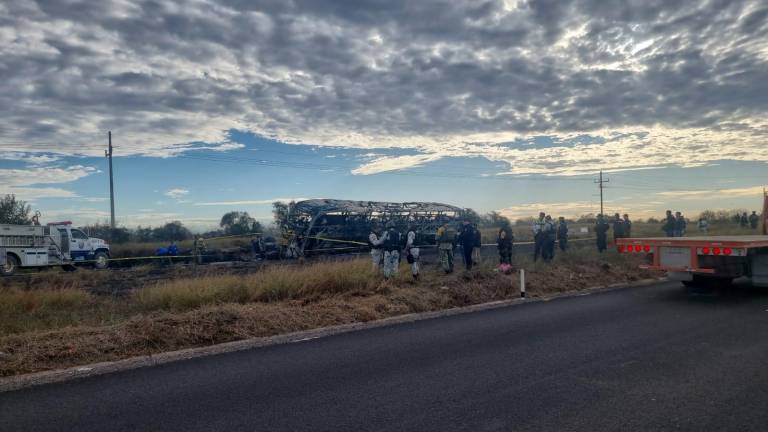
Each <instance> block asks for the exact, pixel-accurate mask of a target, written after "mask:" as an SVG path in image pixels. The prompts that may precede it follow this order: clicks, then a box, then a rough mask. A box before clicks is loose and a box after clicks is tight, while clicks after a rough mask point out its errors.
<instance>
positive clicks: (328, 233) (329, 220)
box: [275, 199, 467, 253]
mask: <svg viewBox="0 0 768 432" xmlns="http://www.w3.org/2000/svg"><path fill="white" fill-rule="evenodd" d="M466 212H467V210H465V209H463V208H460V207H455V206H451V205H447V204H440V203H431V202H408V203H392V202H376V201H350V200H333V199H313V200H306V201H299V202H296V203H291V204H290V205H289V206H288V207H287V208H286V211H285V212H282V213H276V215H275V217H276V219H277V220H276V222H277V224H278V226H279V227H280V229H281V231H282V232H283V235H284V236H285V237H286V238H289V239H291V238H292V239H295V242H296V245H297V247H298V249H299V251H300V252H301V253H305V252H311V251H320V250H323V251H326V250H329V249H338V248H344V247H345V246H346V247H350V246H353V244H344V243H341V241H352V242H360V243H367V241H368V234H369V233H370V232H371V228H372V227H374V228H377V229H383V228H384V225H385V224H387V223H389V222H393V223H394V224H395V226H396V228H397V229H398V230H399V231H401V232H405V231H406V230H407V229H408V227H411V226H413V227H415V228H416V230H417V233H418V236H419V243H422V244H423V243H433V242H434V239H435V232H436V231H437V228H438V227H439V226H440V225H442V224H443V223H445V222H449V223H451V222H454V221H457V220H458V219H460V218H462V217H463V216H464V214H465V213H466Z"/></svg>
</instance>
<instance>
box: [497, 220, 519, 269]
mask: <svg viewBox="0 0 768 432" xmlns="http://www.w3.org/2000/svg"><path fill="white" fill-rule="evenodd" d="M514 240H515V238H514V236H513V234H512V228H511V227H510V226H509V223H507V222H504V224H503V225H502V226H501V228H499V233H498V235H497V237H496V246H497V247H498V248H499V264H500V265H503V264H506V265H511V264H512V244H513V242H514Z"/></svg>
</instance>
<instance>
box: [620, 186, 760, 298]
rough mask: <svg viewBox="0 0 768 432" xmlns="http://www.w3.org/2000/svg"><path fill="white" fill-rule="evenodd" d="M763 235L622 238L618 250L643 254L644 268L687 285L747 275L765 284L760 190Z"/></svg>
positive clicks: (727, 281) (754, 282)
mask: <svg viewBox="0 0 768 432" xmlns="http://www.w3.org/2000/svg"><path fill="white" fill-rule="evenodd" d="M763 195H764V197H763V200H764V201H763V216H762V218H763V223H762V235H735V236H699V237H653V238H621V239H617V240H616V248H617V250H618V251H619V252H620V253H626V254H645V255H646V256H647V259H648V265H644V266H642V267H643V268H648V269H654V270H663V271H666V272H667V276H668V278H669V279H671V280H679V281H681V282H682V283H683V284H684V285H686V286H700V285H709V284H728V283H730V282H731V281H733V280H734V279H736V278H739V277H748V278H750V279H751V280H752V285H754V286H758V287H768V235H767V234H768V227H767V226H766V225H768V195H767V194H765V193H764V194H763Z"/></svg>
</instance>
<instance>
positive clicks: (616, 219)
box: [613, 213, 624, 242]
mask: <svg viewBox="0 0 768 432" xmlns="http://www.w3.org/2000/svg"><path fill="white" fill-rule="evenodd" d="M623 237H624V220H623V219H622V218H621V215H620V214H618V213H616V214H615V215H613V241H614V242H616V240H618V239H620V238H623Z"/></svg>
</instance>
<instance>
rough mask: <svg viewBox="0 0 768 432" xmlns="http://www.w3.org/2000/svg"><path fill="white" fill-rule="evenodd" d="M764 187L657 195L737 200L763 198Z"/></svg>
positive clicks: (676, 197) (677, 197)
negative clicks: (737, 198) (740, 198)
mask: <svg viewBox="0 0 768 432" xmlns="http://www.w3.org/2000/svg"><path fill="white" fill-rule="evenodd" d="M763 191H764V186H752V187H744V188H731V189H711V190H689V191H668V192H658V193H656V195H658V196H661V197H664V198H671V199H679V200H701V199H712V197H723V198H736V197H750V196H751V197H762V196H763Z"/></svg>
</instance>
